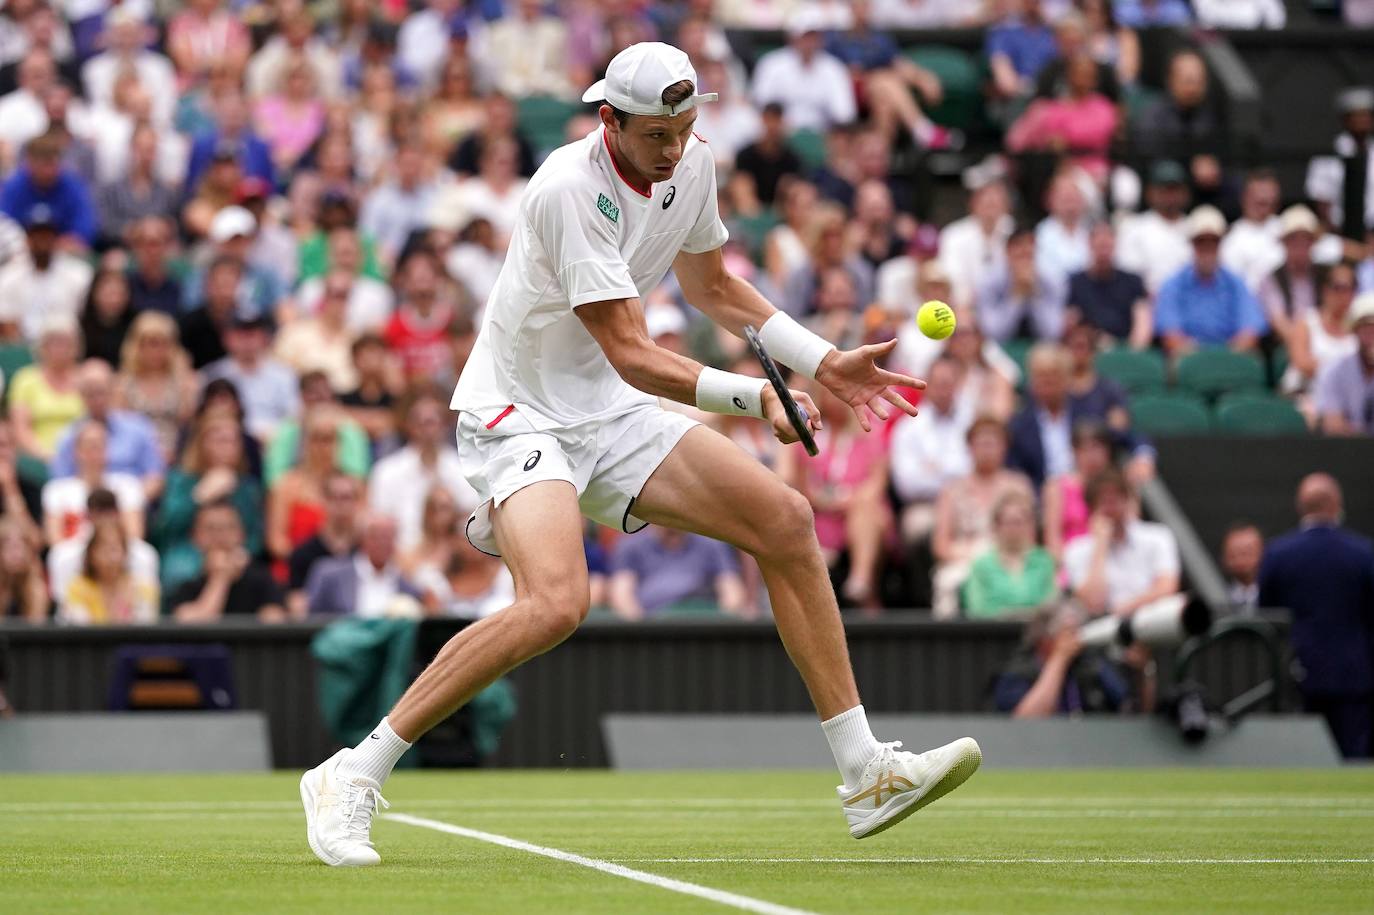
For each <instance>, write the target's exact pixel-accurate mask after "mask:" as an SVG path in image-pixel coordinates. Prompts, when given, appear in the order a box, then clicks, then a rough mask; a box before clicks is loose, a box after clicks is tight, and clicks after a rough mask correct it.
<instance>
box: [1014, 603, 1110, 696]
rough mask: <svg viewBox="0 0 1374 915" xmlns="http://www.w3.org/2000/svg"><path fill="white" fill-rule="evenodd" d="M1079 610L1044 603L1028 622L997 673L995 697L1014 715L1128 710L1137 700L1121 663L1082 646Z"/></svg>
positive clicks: (1067, 604) (1069, 606) (1066, 605)
mask: <svg viewBox="0 0 1374 915" xmlns="http://www.w3.org/2000/svg"><path fill="white" fill-rule="evenodd" d="M1083 623H1084V615H1083V611H1082V610H1080V609H1079V608H1078V607H1076V606H1074V605H1073V604H1072V603H1068V602H1065V603H1062V604H1058V605H1053V606H1050V607H1046V608H1044V609H1043V610H1041V611H1039V612H1038V613H1036V614H1035V616H1034V617H1033V618H1032V619H1031V621H1030V622H1029V623H1027V624H1026V632H1025V636H1024V637H1023V639H1022V647H1021V649H1020V650H1019V651H1018V652H1017V654H1016V656H1015V657H1014V658H1012V661H1011V663H1010V664H1009V665H1008V666H1007V668H1006V669H1005V670H1004V671H1003V672H1002V673H1001V674H1000V675H998V677H997V681H996V684H995V686H994V687H993V696H994V703H995V705H996V707H997V710H998V711H1000V712H1009V713H1010V714H1011V716H1012V717H1013V718H1050V717H1053V716H1055V715H1081V714H1083V713H1084V712H1128V711H1132V710H1133V707H1134V705H1135V703H1134V701H1133V699H1132V694H1131V682H1130V679H1129V675H1128V673H1127V671H1126V669H1125V668H1124V667H1122V666H1121V665H1119V664H1117V663H1116V662H1114V661H1112V660H1110V659H1108V658H1107V656H1106V655H1105V654H1104V653H1102V652H1100V651H1095V650H1088V651H1085V650H1084V649H1083V643H1082V642H1081V641H1080V640H1079V636H1078V630H1079V628H1080V627H1082V625H1083Z"/></svg>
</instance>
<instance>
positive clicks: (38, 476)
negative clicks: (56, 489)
mask: <svg viewBox="0 0 1374 915" xmlns="http://www.w3.org/2000/svg"><path fill="white" fill-rule="evenodd" d="M14 463H15V470H16V471H18V473H19V479H21V480H24V481H25V482H28V483H32V484H33V485H34V486H40V487H41V486H42V485H43V484H44V483H46V482H48V465H47V464H44V463H43V462H42V461H41V460H39V459H38V458H36V457H34V456H33V455H31V454H21V455H19V459H18V460H17V461H15V462H14Z"/></svg>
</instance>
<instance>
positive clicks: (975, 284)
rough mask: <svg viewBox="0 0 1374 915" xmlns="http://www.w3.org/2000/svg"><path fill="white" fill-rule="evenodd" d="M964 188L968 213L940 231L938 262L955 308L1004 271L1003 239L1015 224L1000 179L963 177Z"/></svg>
mask: <svg viewBox="0 0 1374 915" xmlns="http://www.w3.org/2000/svg"><path fill="white" fill-rule="evenodd" d="M970 171H972V170H970ZM980 182H981V183H980ZM964 186H965V187H968V188H969V191H970V194H969V201H968V208H969V214H968V215H967V216H965V217H963V218H962V219H956V220H955V221H954V222H951V223H950V224H949V225H947V226H945V227H944V228H943V229H941V230H940V263H941V264H943V265H944V268H945V272H946V273H948V274H949V282H950V287H951V291H952V293H953V296H954V297H953V298H952V299H951V300H950V304H952V305H954V306H955V307H956V308H962V307H964V306H966V305H971V304H973V297H974V295H975V294H976V293H977V291H978V288H979V287H980V286H981V285H982V284H983V283H984V282H985V281H986V279H987V277H989V276H992V275H994V274H996V273H999V272H1001V271H1003V270H1005V269H1006V265H1007V239H1008V238H1010V237H1011V233H1012V229H1013V228H1015V225H1016V222H1015V220H1014V219H1013V218H1012V216H1011V195H1010V194H1009V193H1008V191H1007V185H1006V183H1005V182H1004V181H1003V180H1002V179H1001V178H1000V177H996V176H973V177H971V176H969V175H967V174H966V175H965V179H964Z"/></svg>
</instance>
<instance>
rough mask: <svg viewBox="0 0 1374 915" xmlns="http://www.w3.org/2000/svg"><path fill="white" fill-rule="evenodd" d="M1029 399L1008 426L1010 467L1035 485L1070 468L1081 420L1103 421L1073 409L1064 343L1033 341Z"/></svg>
mask: <svg viewBox="0 0 1374 915" xmlns="http://www.w3.org/2000/svg"><path fill="white" fill-rule="evenodd" d="M1026 367H1027V371H1028V374H1029V375H1030V384H1029V386H1028V393H1029V395H1030V396H1029V397H1028V398H1027V400H1026V403H1025V405H1024V406H1023V407H1022V408H1021V411H1020V412H1019V413H1017V414H1016V416H1015V417H1014V418H1013V419H1012V421H1011V424H1010V426H1009V427H1008V434H1009V443H1010V452H1009V455H1008V461H1007V463H1008V466H1010V467H1014V468H1016V469H1017V470H1019V471H1021V472H1022V473H1024V474H1025V475H1026V476H1027V477H1028V478H1029V479H1030V481H1031V483H1032V484H1033V485H1034V486H1036V487H1039V486H1042V485H1044V482H1045V480H1047V479H1049V478H1051V477H1056V476H1059V475H1061V474H1065V473H1068V472H1070V471H1071V470H1072V469H1073V443H1072V433H1073V427H1074V425H1075V423H1077V422H1078V421H1080V420H1083V419H1105V417H1101V416H1092V415H1088V414H1087V411H1081V415H1080V411H1078V410H1076V409H1075V405H1074V402H1073V400H1072V398H1071V397H1070V396H1069V384H1070V381H1071V380H1072V374H1073V361H1072V358H1071V357H1070V356H1069V353H1068V351H1067V350H1066V349H1064V348H1063V347H1061V346H1059V345H1057V344H1054V343H1037V344H1036V345H1035V346H1033V347H1031V350H1030V354H1029V356H1028V357H1027V359H1026Z"/></svg>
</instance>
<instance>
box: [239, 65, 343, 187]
mask: <svg viewBox="0 0 1374 915" xmlns="http://www.w3.org/2000/svg"><path fill="white" fill-rule="evenodd" d="M324 114H325V111H324V102H323V101H322V100H321V99H320V97H319V93H318V92H316V91H315V72H314V71H313V70H312V69H310V64H309V63H307V62H306V61H305V60H304V59H303V58H300V59H297V60H294V61H292V62H291V63H290V64H288V65H287V66H286V68H285V70H284V71H283V72H282V75H281V81H280V84H279V89H278V91H277V92H275V93H273V94H272V95H269V96H266V97H265V98H263V99H262V101H260V102H258V104H257V106H256V107H255V108H254V110H253V123H254V126H255V127H256V128H257V131H258V135H259V136H261V137H262V138H263V139H264V140H265V141H267V145H268V146H269V147H271V149H272V162H273V164H274V165H276V167H277V168H279V169H281V170H283V171H287V172H289V171H291V170H292V169H294V168H295V167H296V163H297V162H298V161H300V158H301V156H303V155H305V153H306V151H307V150H309V149H310V147H311V146H312V145H313V144H314V142H315V140H316V139H318V138H319V136H320V131H321V130H323V129H324Z"/></svg>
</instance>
